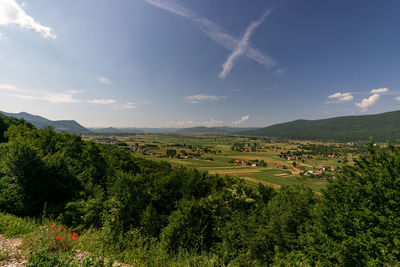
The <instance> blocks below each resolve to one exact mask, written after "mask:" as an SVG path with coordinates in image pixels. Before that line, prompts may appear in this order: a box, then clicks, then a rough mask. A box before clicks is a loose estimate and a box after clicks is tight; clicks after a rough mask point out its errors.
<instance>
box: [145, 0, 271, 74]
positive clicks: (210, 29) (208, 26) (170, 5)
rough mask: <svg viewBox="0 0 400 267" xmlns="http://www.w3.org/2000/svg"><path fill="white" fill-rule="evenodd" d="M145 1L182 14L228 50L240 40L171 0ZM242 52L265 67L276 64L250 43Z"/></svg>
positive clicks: (235, 46)
mask: <svg viewBox="0 0 400 267" xmlns="http://www.w3.org/2000/svg"><path fill="white" fill-rule="evenodd" d="M146 2H147V3H149V4H151V5H153V6H155V7H158V8H161V9H164V10H167V11H169V12H171V13H173V14H175V15H178V16H182V17H184V18H187V19H189V20H191V21H193V22H194V23H195V24H197V25H198V26H199V27H200V29H201V30H202V31H203V32H204V34H206V35H207V36H208V37H210V38H211V39H212V40H213V41H214V42H216V43H218V44H220V45H222V46H223V47H225V48H227V49H229V50H232V51H234V50H235V49H237V47H238V45H239V43H240V41H241V40H239V39H237V38H235V37H233V36H232V35H230V34H228V33H227V32H226V31H225V29H223V28H222V27H221V26H219V25H217V24H216V23H214V22H212V21H210V20H209V19H206V18H203V17H201V16H199V15H197V14H195V13H194V12H192V11H191V10H189V9H187V8H185V7H182V6H180V5H179V4H177V3H175V2H173V1H171V0H146ZM242 39H243V38H242ZM243 53H244V54H245V55H246V56H247V57H248V58H251V59H253V60H254V61H256V62H258V63H260V64H262V65H264V66H267V67H272V66H274V65H276V64H277V63H276V62H275V60H274V59H272V58H271V57H270V56H269V55H267V54H265V53H264V52H262V51H260V50H258V49H256V48H254V47H251V46H250V45H249V46H248V47H247V49H246V50H245V51H244V52H243Z"/></svg>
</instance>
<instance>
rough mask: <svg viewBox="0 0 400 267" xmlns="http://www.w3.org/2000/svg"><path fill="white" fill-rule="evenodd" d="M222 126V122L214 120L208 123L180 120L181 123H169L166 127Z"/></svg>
mask: <svg viewBox="0 0 400 267" xmlns="http://www.w3.org/2000/svg"><path fill="white" fill-rule="evenodd" d="M222 125H224V122H223V121H218V120H215V119H214V118H211V119H209V120H208V121H192V120H186V121H185V120H182V121H169V122H168V126H170V127H194V126H206V127H215V126H222Z"/></svg>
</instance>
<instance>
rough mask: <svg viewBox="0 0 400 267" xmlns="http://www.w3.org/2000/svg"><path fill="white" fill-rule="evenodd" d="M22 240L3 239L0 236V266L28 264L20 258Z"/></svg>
mask: <svg viewBox="0 0 400 267" xmlns="http://www.w3.org/2000/svg"><path fill="white" fill-rule="evenodd" d="M21 244H22V238H5V237H4V236H2V235H0V256H1V258H0V266H9V267H11V266H24V265H25V263H27V262H28V260H27V259H25V258H24V257H23V256H22V252H21V251H20V249H19V248H20V247H21Z"/></svg>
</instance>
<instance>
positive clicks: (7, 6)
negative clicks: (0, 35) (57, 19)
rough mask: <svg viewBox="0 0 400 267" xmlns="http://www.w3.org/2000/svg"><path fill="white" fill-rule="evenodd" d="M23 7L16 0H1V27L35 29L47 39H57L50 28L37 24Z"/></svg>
mask: <svg viewBox="0 0 400 267" xmlns="http://www.w3.org/2000/svg"><path fill="white" fill-rule="evenodd" d="M21 7H22V5H21V6H20V5H18V3H17V2H16V1H15V0H0V26H10V25H18V26H19V27H21V28H24V29H33V30H35V31H37V32H38V33H40V34H42V36H43V37H45V38H56V35H55V34H53V33H52V29H51V28H50V27H47V26H43V25H41V24H40V23H38V22H36V21H35V20H34V19H33V18H32V17H31V16H29V15H28V14H26V12H25V11H24V10H22V8H21Z"/></svg>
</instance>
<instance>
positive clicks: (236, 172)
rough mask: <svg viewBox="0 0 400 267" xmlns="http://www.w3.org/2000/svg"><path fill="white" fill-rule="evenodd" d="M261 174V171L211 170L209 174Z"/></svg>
mask: <svg viewBox="0 0 400 267" xmlns="http://www.w3.org/2000/svg"><path fill="white" fill-rule="evenodd" d="M256 172H260V171H259V170H215V169H213V170H209V171H208V173H209V174H216V173H218V174H243V173H256Z"/></svg>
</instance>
